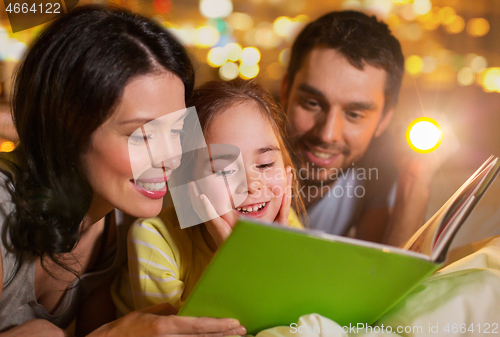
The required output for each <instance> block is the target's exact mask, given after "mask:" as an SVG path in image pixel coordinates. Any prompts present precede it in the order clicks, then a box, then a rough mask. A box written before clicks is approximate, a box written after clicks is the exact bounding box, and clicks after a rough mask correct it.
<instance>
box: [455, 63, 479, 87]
mask: <svg viewBox="0 0 500 337" xmlns="http://www.w3.org/2000/svg"><path fill="white" fill-rule="evenodd" d="M475 79H476V73H475V72H474V70H472V69H471V68H468V67H463V68H462V69H460V70H459V71H458V75H457V80H458V84H460V85H462V86H466V85H471V84H472V83H474V80H475Z"/></svg>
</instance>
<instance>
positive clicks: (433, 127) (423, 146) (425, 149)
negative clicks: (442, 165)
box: [406, 117, 443, 153]
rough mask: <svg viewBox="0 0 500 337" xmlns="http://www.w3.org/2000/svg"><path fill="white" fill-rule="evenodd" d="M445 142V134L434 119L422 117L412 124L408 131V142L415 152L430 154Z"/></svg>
mask: <svg viewBox="0 0 500 337" xmlns="http://www.w3.org/2000/svg"><path fill="white" fill-rule="evenodd" d="M442 140H443V132H442V131H441V127H440V126H439V124H438V123H437V122H436V121H435V120H434V119H432V118H429V117H420V118H417V119H415V120H414V121H413V122H411V123H410V125H409V126H408V129H406V141H407V142H408V145H410V147H411V148H412V150H413V151H415V152H418V153H429V152H432V151H434V150H435V149H437V148H438V147H439V145H440V144H441V141H442Z"/></svg>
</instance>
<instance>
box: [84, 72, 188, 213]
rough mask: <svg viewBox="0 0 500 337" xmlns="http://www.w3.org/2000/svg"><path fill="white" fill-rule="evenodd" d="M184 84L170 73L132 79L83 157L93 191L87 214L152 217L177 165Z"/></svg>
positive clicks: (179, 154) (93, 136) (157, 210)
mask: <svg viewBox="0 0 500 337" xmlns="http://www.w3.org/2000/svg"><path fill="white" fill-rule="evenodd" d="M183 109H185V103H184V84H183V83H182V81H181V79H180V78H178V77H177V76H175V75H174V74H172V73H170V72H163V73H161V74H155V75H144V76H138V77H136V78H133V79H132V80H131V81H130V82H129V83H128V84H127V85H126V86H125V89H124V91H123V96H122V97H121V100H120V102H119V105H118V107H117V108H116V110H115V112H114V113H113V114H112V115H111V117H110V118H109V119H107V120H106V122H104V123H103V124H102V125H101V126H100V127H99V128H97V130H96V131H95V132H94V133H93V134H92V138H91V146H90V148H89V150H88V151H87V152H85V153H84V154H83V156H82V162H83V165H84V166H85V172H86V175H87V179H88V180H89V182H90V185H91V187H92V189H93V193H94V194H93V200H92V205H91V210H94V211H95V212H98V213H97V214H98V215H99V216H102V215H103V213H104V214H106V213H108V212H109V211H110V210H111V209H113V208H118V209H120V210H121V211H123V212H125V213H127V214H130V215H132V216H136V217H151V216H156V215H157V214H158V213H159V212H160V210H161V207H162V203H163V199H162V198H163V196H165V193H166V184H165V182H166V181H167V180H168V178H169V176H170V173H171V172H172V170H174V169H175V168H177V167H178V166H179V164H180V156H181V154H182V149H181V144H180V133H181V131H182V127H183V124H184V117H185V110H183Z"/></svg>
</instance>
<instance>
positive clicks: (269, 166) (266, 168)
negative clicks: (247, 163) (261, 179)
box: [257, 162, 274, 170]
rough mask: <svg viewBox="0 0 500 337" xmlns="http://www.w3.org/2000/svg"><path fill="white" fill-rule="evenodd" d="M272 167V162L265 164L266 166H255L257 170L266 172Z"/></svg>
mask: <svg viewBox="0 0 500 337" xmlns="http://www.w3.org/2000/svg"><path fill="white" fill-rule="evenodd" d="M273 165H274V162H271V163H267V164H262V165H257V168H258V169H259V170H268V169H270V168H271V167H273Z"/></svg>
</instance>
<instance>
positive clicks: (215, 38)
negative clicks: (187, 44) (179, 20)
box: [195, 26, 220, 48]
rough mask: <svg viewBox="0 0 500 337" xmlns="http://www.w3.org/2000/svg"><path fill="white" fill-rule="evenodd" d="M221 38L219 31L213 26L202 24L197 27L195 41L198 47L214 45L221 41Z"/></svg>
mask: <svg viewBox="0 0 500 337" xmlns="http://www.w3.org/2000/svg"><path fill="white" fill-rule="evenodd" d="M219 38H220V35H219V31H218V30H217V29H216V28H214V27H212V26H202V27H200V28H198V29H196V34H195V43H196V45H197V46H198V47H201V48H208V47H212V46H214V45H216V44H217V42H219Z"/></svg>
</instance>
